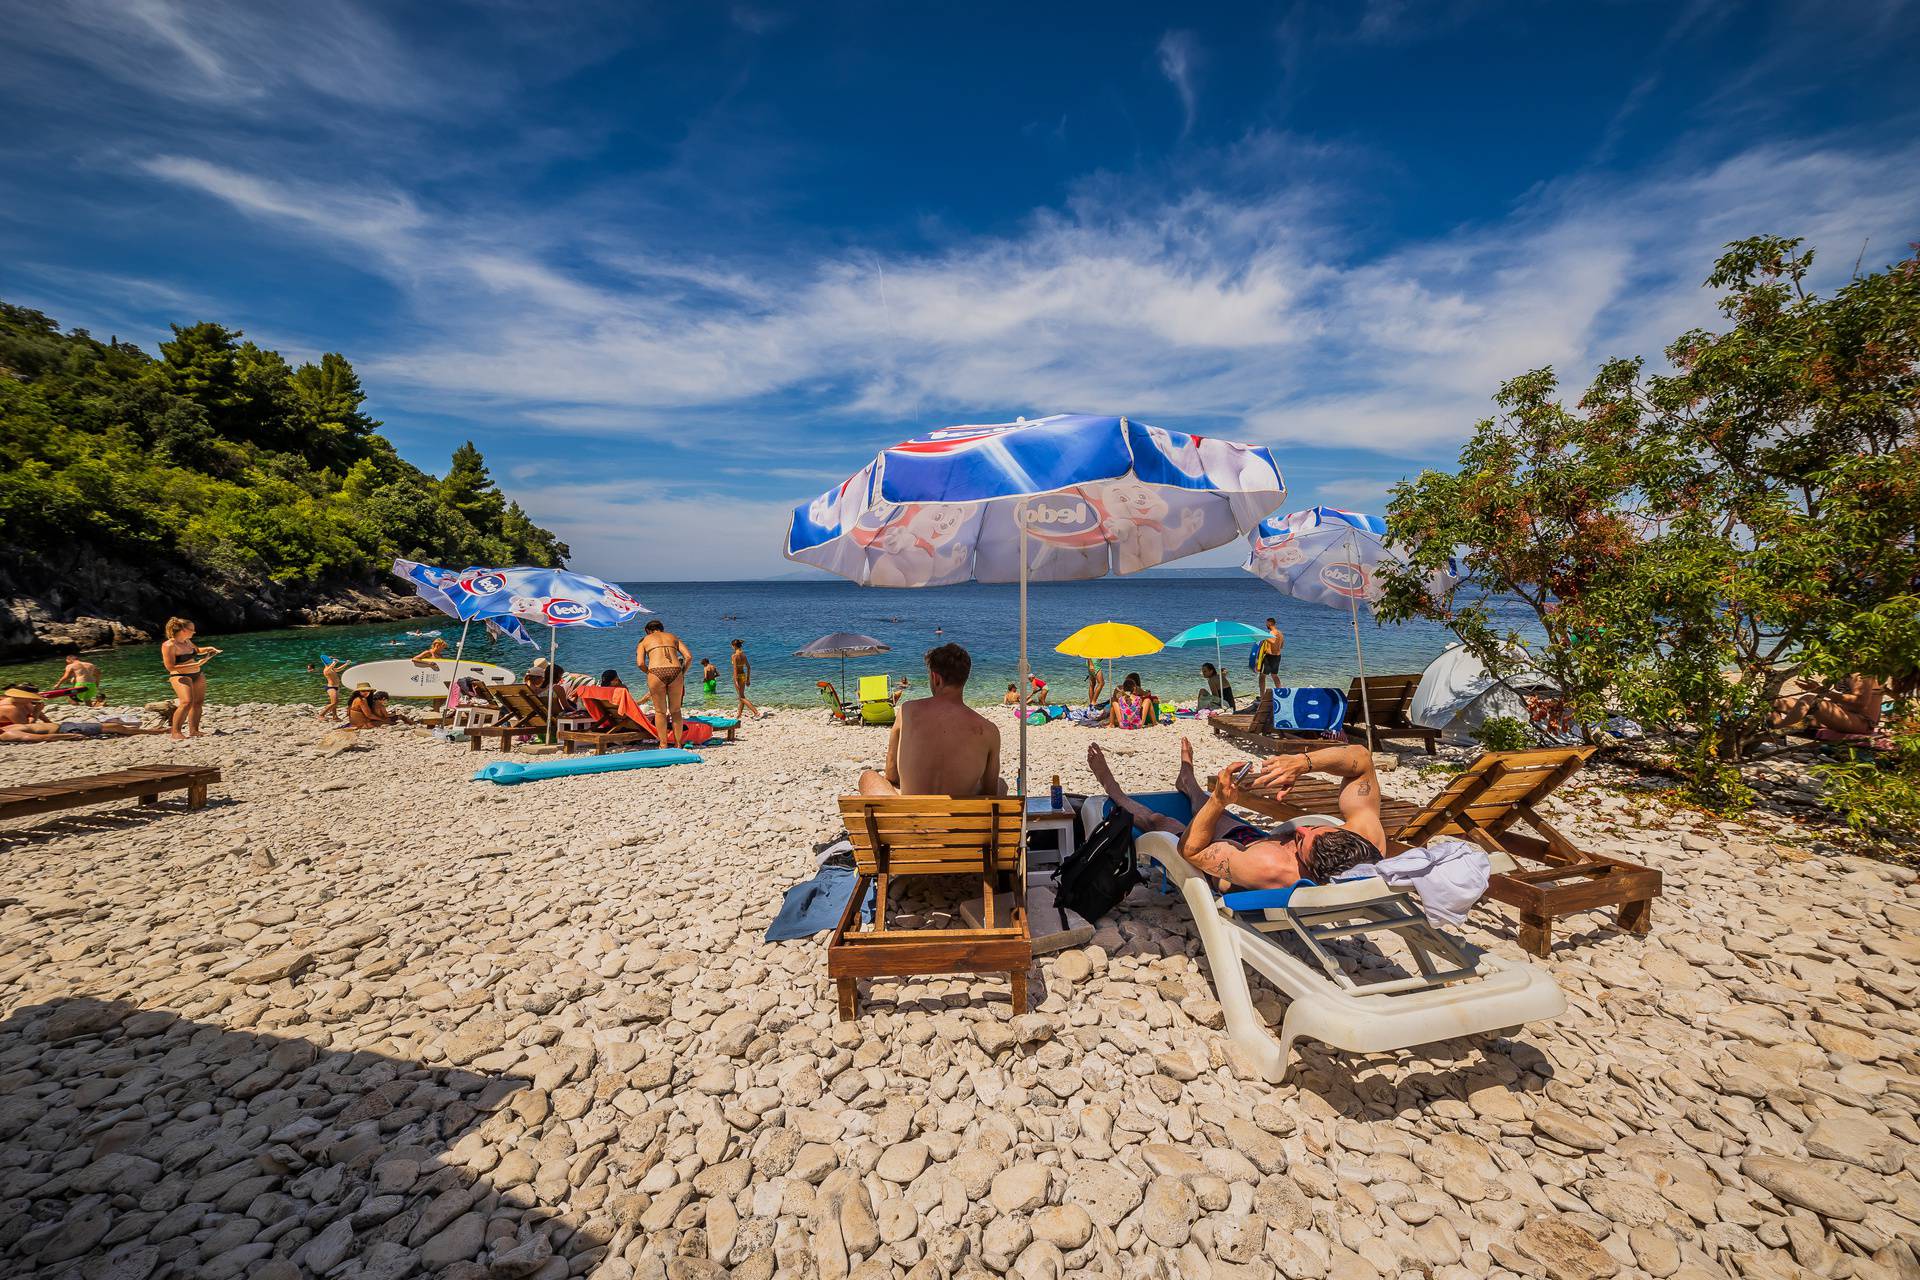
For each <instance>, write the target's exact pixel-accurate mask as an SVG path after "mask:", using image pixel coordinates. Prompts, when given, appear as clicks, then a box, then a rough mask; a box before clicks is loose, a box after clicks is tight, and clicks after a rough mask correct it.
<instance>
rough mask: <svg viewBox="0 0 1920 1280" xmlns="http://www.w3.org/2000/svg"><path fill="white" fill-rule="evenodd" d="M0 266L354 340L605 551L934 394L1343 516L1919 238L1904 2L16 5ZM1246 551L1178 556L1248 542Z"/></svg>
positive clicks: (368, 369)
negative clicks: (1145, 448)
mask: <svg viewBox="0 0 1920 1280" xmlns="http://www.w3.org/2000/svg"><path fill="white" fill-rule="evenodd" d="M0 30H6V31H7V32H8V36H7V38H6V39H5V40H4V41H0V110H4V112H5V114H6V118H7V119H8V121H9V127H8V128H7V129H6V130H4V131H0V297H4V298H6V299H7V300H9V301H14V302H21V303H25V304H27V305H31V306H35V307H38V308H40V309H42V310H44V311H46V312H48V313H49V314H51V315H53V316H54V317H55V318H56V319H58V320H60V321H61V322H62V323H64V324H68V325H83V326H86V327H88V328H91V329H93V330H95V331H96V332H99V333H102V334H106V333H114V334H118V335H119V336H121V337H123V338H133V339H135V340H138V341H140V342H142V343H145V344H147V345H149V346H152V345H154V344H155V343H157V342H158V341H159V340H160V339H161V338H163V337H165V336H166V325H167V323H168V322H169V321H178V322H182V323H185V322H191V321H194V320H199V319H215V320H220V321H223V322H225V323H227V324H230V325H235V326H238V327H240V328H242V329H244V330H246V331H247V333H248V334H249V336H251V337H253V338H255V339H257V340H259V341H261V342H263V343H266V344H269V345H273V346H277V347H279V348H280V349H281V350H283V351H285V352H287V353H288V354H289V356H290V357H293V358H296V359H297V358H310V357H312V356H314V355H317V354H318V353H320V352H322V351H327V350H339V351H342V352H345V353H346V354H347V355H348V357H349V358H351V359H352V360H353V361H354V363H355V364H356V366H357V367H358V368H359V369H360V371H361V374H362V377H363V379H364V381H365V382H366V384H367V385H368V387H369V389H370V391H371V392H372V400H371V403H370V406H369V407H370V409H371V410H372V411H373V412H374V413H375V414H376V416H378V417H380V418H382V419H383V420H384V421H385V422H386V424H387V432H388V434H389V435H390V436H391V437H392V438H393V439H394V441H395V442H396V443H397V444H398V446H399V447H400V449H401V451H402V452H403V453H404V454H405V455H406V456H408V457H409V458H411V459H412V460H413V461H415V462H417V463H419V464H420V465H421V466H424V467H426V468H428V469H429V470H434V471H438V470H441V469H443V468H444V466H445V460H446V457H447V454H448V453H449V452H450V451H451V449H452V448H453V446H454V445H456V444H457V443H458V442H459V441H460V440H462V439H465V438H468V437H472V438H474V439H475V440H477V441H478V442H479V443H480V445H481V447H482V448H483V449H484V450H485V451H486V453H487V456H488V458H489V459H490V461H491V462H492V463H493V465H494V470H495V474H496V475H497V476H498V477H499V478H500V480H501V482H502V483H503V485H504V486H505V487H506V488H507V489H508V490H509V491H510V492H511V493H513V494H514V495H515V496H517V497H519V498H520V499H521V501H522V502H523V503H525V505H526V506H527V507H528V509H529V510H530V511H532V512H533V514H534V515H535V516H536V517H537V518H539V519H541V520H542V521H543V522H544V523H546V524H548V525H550V526H552V527H554V528H555V529H557V530H558V531H559V532H560V533H561V534H562V535H563V536H564V537H566V538H567V539H568V541H570V542H571V543H572V544H573V546H574V548H575V551H576V558H575V564H576V566H577V567H580V568H583V569H586V570H589V571H593V572H599V573H604V574H608V575H612V576H619V577H624V578H652V577H661V578H700V577H735V576H760V575H763V574H768V573H774V572H780V571H782V570H784V569H786V568H788V567H789V566H786V565H784V564H783V563H782V562H781V561H780V560H779V555H778V548H779V545H780V536H781V533H782V531H783V529H784V527H785V517H786V511H787V510H788V509H789V508H790V507H791V506H792V505H793V504H794V503H795V502H798V501H801V500H804V499H805V498H807V497H810V496H811V495H812V494H814V493H815V492H818V491H819V490H821V489H823V488H825V487H827V486H828V485H829V484H831V483H834V482H835V481H837V480H838V479H839V478H841V477H842V476H844V475H845V474H847V473H848V472H850V471H852V470H853V469H854V468H855V467H857V466H858V465H860V464H861V463H862V462H863V461H865V459H866V458H868V457H870V456H871V455H872V453H873V452H874V450H875V449H877V448H879V447H882V446H884V445H886V444H889V443H892V442H893V441H895V440H898V439H901V438H904V437H905V436H907V435H910V434H915V433H916V432H917V431H919V430H922V429H925V428H928V427H932V426H938V425H945V424H948V423H953V422H985V421H1000V420H1005V419H1009V418H1011V417H1013V416H1014V415H1016V414H1020V413H1026V414H1038V413H1048V412H1055V411H1081V412H1096V413H1129V414H1132V415H1134V416H1136V417H1139V418H1142V419H1144V420H1146V421H1149V422H1153V423H1156V424H1159V425H1164V426H1169V427H1177V428H1185V429H1189V430H1195V431H1200V432H1203V433H1208V434H1218V435H1227V436H1232V437H1235V438H1239V439H1244V440H1252V441H1258V442H1261V443H1266V444H1270V445H1272V446H1273V447H1274V449H1275V451H1276V453H1277V455H1278V456H1279V458H1280V460H1281V463H1282V467H1283V469H1284V470H1285V472H1286V475H1287V479H1288V482H1289V484H1290V486H1291V488H1292V494H1291V501H1290V505H1298V506H1306V505H1311V504H1313V503H1315V502H1323V501H1324V502H1330V503H1335V504H1338V505H1346V506H1357V507H1362V508H1369V509H1374V510H1378V509H1379V508H1380V506H1381V504H1382V501H1383V495H1384V493H1385V490H1386V488H1387V487H1388V486H1389V485H1390V484H1392V483H1393V482H1394V481H1395V480H1397V479H1399V478H1401V477H1402V476H1405V475H1408V474H1411V473H1412V472H1415V471H1417V470H1418V469H1419V468H1420V467H1421V466H1423V465H1428V464H1435V463H1444V462H1446V461H1448V460H1450V459H1451V458H1452V456H1453V455H1454V453H1455V451H1456V450H1457V447H1458V445H1459V442H1460V441H1461V440H1462V439H1463V438H1464V437H1465V436H1466V434H1467V433H1468V432H1469V431H1470V430H1471V428H1472V425H1473V423H1474V421H1475V420H1476V419H1478V418H1480V417H1482V416H1484V415H1485V414H1486V413H1487V412H1488V409H1489V397H1490V396H1491V394H1492V392H1493V391H1494V389H1495V387H1496V386H1497V385H1498V384H1499V382H1500V381H1501V380H1502V379H1503V378H1506V377H1508V376H1511V375H1513V374H1515V373H1519V372H1521V371H1524V370H1526V369H1529V368H1532V367H1536V366H1539V365H1543V364H1553V365H1554V366H1555V367H1556V368H1558V369H1560V370H1561V372H1562V374H1563V377H1564V378H1565V379H1566V381H1568V382H1569V383H1572V384H1577V385H1584V383H1585V380H1586V378H1587V376H1588V374H1589V373H1590V372H1591V370H1592V367H1593V365H1594V364H1595V363H1596V362H1597V361H1598V360H1599V359H1601V358H1603V357H1605V356H1608V355H1612V354H1643V355H1647V356H1649V357H1657V356H1658V353H1659V351H1660V349H1661V348H1662V347H1663V346H1664V345H1665V344H1666V343H1667V342H1668V341H1670V340H1671V339H1672V338H1673V337H1674V336H1675V335H1677V334H1678V333H1680V332H1681V331H1682V330H1684V329H1686V328H1687V327H1689V326H1692V325H1695V324H1705V323H1711V322H1712V321H1713V319H1714V311H1713V306H1712V298H1711V297H1710V296H1709V295H1708V294H1706V293H1705V292H1703V291H1702V290H1701V289H1700V287H1699V282H1700V280H1701V279H1703V278H1704V277H1705V275H1706V273H1707V270H1708V267H1709V265H1710V263H1711V261H1712V258H1713V257H1714V255H1715V254H1716V252H1717V251H1718V249H1719V247H1720V246H1721V245H1722V244H1724V243H1725V242H1726V241H1728V240H1730V239H1734V238H1736V237H1739V236H1745V235H1750V234H1756V233H1761V232H1775V233H1781V234H1789V235H1801V236H1805V237H1806V238H1807V239H1808V240H1809V241H1810V242H1811V243H1813V244H1815V245H1816V246H1818V247H1819V248H1820V249H1821V250H1822V258H1821V263H1822V266H1823V268H1824V270H1823V273H1822V275H1823V279H1824V280H1826V281H1828V282H1830V281H1831V280H1832V279H1833V278H1835V277H1836V276H1838V275H1844V273H1845V272H1847V271H1849V270H1850V269H1851V268H1852V265H1853V263H1854V261H1855V259H1856V257H1857V256H1858V255H1860V254H1861V253H1862V248H1863V245H1864V253H1865V261H1866V264H1867V265H1868V266H1869V267H1871V266H1873V265H1876V264H1883V263H1885V262H1887V261H1890V260H1892V259H1894V258H1897V257H1899V256H1900V255H1901V254H1902V252H1903V246H1904V244H1905V243H1906V242H1908V241H1910V240H1914V239H1920V163H1917V162H1920V145H1916V144H1915V143H1914V141H1913V138H1914V136H1915V134H1914V125H1915V123H1916V119H1917V118H1920V88H1917V87H1916V84H1917V83H1920V77H1915V76H1914V74H1913V68H1914V66H1915V65H1920V4H1915V3H1899V2H1894V0H1880V2H1869V0H1861V2H1857V3H1854V2H1849V0H1823V2H1821V3H1813V2H1811V0H1805V2H1798V3H1774V4H1753V5H1741V4H1732V3H1724V4H1718V3H1705V2H1700V0H1693V2H1689V3H1678V4H1675V3H1592V4H1580V5H1573V4H1551V5H1520V4H1506V5H1503V4H1495V3H1471V2H1466V0H1460V2H1454V3H1437V4H1431V5H1421V4H1415V3H1412V2H1411V0H1366V2H1364V3H1342V4H1326V5H1316V4H1304V3H1296V4H1278V5H1220V6H1178V7H1171V6H1163V5H1124V4H1112V3H1103V4H1097V5H1095V4H1086V5H1080V4H1060V5H1020V6H1012V5H996V4H976V5H964V6H963V5H924V4H914V5H901V4H880V3H870V4H847V5H837V6H829V5H806V6H800V5H792V4H781V3H775V2H774V0H753V2H752V3H735V4H731V5H729V4H727V3H708V4H686V5H630V4H617V5H606V6H598V7H596V6H593V5H588V4H573V5H544V4H535V3H532V2H531V0H524V2H521V0H512V2H509V0H496V2H492V3H480V4H466V5H460V4H451V3H436V4H421V5H417V6H406V5H398V4H372V3H368V4H358V3H353V2H352V0H306V2H304V3H299V4H275V3H261V2H258V0H241V2H234V0H71V2H68V3H61V4H45V3H41V2H40V0H0ZM1235 554H1236V553H1235V552H1234V551H1233V549H1231V548H1228V549H1223V550H1222V551H1219V552H1215V553H1212V554H1211V555H1210V557H1209V559H1210V560H1211V561H1218V562H1221V563H1225V562H1228V561H1230V560H1232V559H1233V558H1234V556H1235Z"/></svg>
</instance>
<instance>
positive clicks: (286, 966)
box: [227, 947, 314, 987]
mask: <svg viewBox="0 0 1920 1280" xmlns="http://www.w3.org/2000/svg"><path fill="white" fill-rule="evenodd" d="M313 959H314V957H313V952H311V951H305V950H302V949H300V948H298V947H286V948H283V949H282V950H279V951H273V952H269V953H268V954H266V955H264V956H259V957H256V958H255V959H252V960H249V961H247V962H246V963H245V964H243V965H241V966H240V967H239V968H238V969H235V970H234V971H233V972H232V973H229V974H228V975H227V979H228V981H230V982H237V983H239V984H240V985H241V986H243V987H254V986H260V985H263V984H265V983H268V982H278V981H280V979H282V978H291V977H293V976H294V975H295V974H299V973H303V972H305V971H306V969H307V967H308V966H310V965H311V964H312V963H313Z"/></svg>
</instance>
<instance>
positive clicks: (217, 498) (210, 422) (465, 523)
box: [0, 302, 568, 656]
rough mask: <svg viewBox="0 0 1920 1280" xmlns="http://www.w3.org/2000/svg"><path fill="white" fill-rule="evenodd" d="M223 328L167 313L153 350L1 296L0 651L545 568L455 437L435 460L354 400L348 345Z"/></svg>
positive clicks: (363, 605)
mask: <svg viewBox="0 0 1920 1280" xmlns="http://www.w3.org/2000/svg"><path fill="white" fill-rule="evenodd" d="M243 337H244V335H243V334H242V333H241V332H240V331H239V330H235V329H228V328H225V327H223V326H221V325H218V324H210V323H201V324H194V325H190V326H187V327H184V328H183V327H181V326H178V325H175V326H173V340H172V341H170V342H163V343H161V344H160V357H159V358H158V359H155V358H154V357H153V356H151V355H149V354H147V352H145V351H144V350H142V349H141V348H140V347H138V346H136V345H134V344H133V343H130V342H121V341H119V340H118V339H113V340H109V341H107V342H101V341H99V340H98V339H96V338H94V337H93V336H92V335H91V334H89V333H87V332H86V331H85V330H84V329H75V330H72V331H70V332H64V333H63V332H62V331H61V330H60V328H59V326H58V325H57V324H56V323H55V322H54V321H53V320H51V319H49V318H48V317H47V316H45V315H42V314H41V313H40V312H38V311H33V310H30V309H28V308H25V307H19V306H13V305H9V304H7V303H4V302H0V602H3V604H4V608H3V609H0V656H30V655H33V654H38V653H45V652H47V651H49V650H51V649H56V648H60V647H64V646H68V645H78V646H80V647H83V648H91V647H97V646H101V645H106V644H115V643H127V642H138V641H145V640H149V639H153V638H155V637H156V636H157V634H158V631H159V628H160V626H161V625H162V623H163V622H164V621H165V619H166V618H167V617H168V616H169V615H171V614H183V615H186V616H189V617H192V618H194V619H195V620H196V621H197V622H199V623H200V625H201V629H202V630H203V631H210V630H219V631H237V630H250V629H257V628H262V627H277V626H286V625H290V624H296V623H304V622H357V621H365V620H370V619H377V618H391V617H399V616H408V615H411V614H414V613H418V612H421V611H422V610H423V608H424V606H422V605H421V604H420V602H419V601H418V600H416V599H415V598H414V597H413V596H412V595H410V594H408V593H405V592H404V591H403V590H398V589H396V588H397V587H398V584H397V583H395V582H393V580H392V579H391V577H390V575H389V574H388V573H387V567H388V565H389V564H390V563H391V562H392V560H393V559H394V557H395V556H405V557H408V558H410V559H417V560H424V561H429V562H433V563H447V564H456V565H467V564H536V565H551V566H558V565H561V564H563V563H564V562H565V559H566V557H567V555H568V550H567V547H566V545H565V544H564V543H562V542H560V541H559V540H558V539H557V538H555V537H554V535H553V534H551V533H549V532H548V531H547V530H545V529H542V528H540V527H539V526H538V525H536V524H534V522H533V521H532V520H531V519H529V518H528V516H527V514H526V512H524V511H522V510H521V509H520V505H519V504H518V503H516V502H513V501H511V500H510V499H508V498H507V497H506V496H505V495H504V494H502V493H501V492H500V489H499V487H498V486H496V485H495V484H494V482H493V479H492V477H491V476H490V475H489V474H488V472H487V464H486V460H485V459H484V458H483V457H482V456H481V454H480V450H478V449H477V448H475V447H474V445H473V443H472V442H471V441H469V442H467V443H465V444H463V445H461V446H460V447H459V448H458V449H456V450H454V453H453V457H452V459H451V460H450V463H449V465H448V468H447V473H446V475H445V476H444V477H440V478H435V477H434V476H431V475H429V474H427V473H426V472H424V471H422V470H420V469H419V468H418V467H416V466H414V465H413V464H412V463H409V462H407V461H405V460H404V459H402V458H401V457H400V455H399V454H398V453H396V452H395V451H394V448H393V445H392V444H391V443H389V442H388V441H387V439H386V438H385V437H384V436H382V435H381V434H380V425H381V424H380V423H379V422H377V421H375V420H374V419H372V418H370V417H368V416H367V415H366V414H365V413H363V412H362V411H361V405H362V404H363V403H364V402H365V400H366V395H365V393H364V392H363V391H362V390H361V388H360V379H359V377H358V375H356V374H355V373H354V370H353V366H352V365H351V364H349V363H348V362H347V359H346V357H344V356H341V355H338V354H334V353H328V354H326V355H324V356H322V357H321V358H320V361H319V363H317V364H303V365H301V366H299V367H298V368H294V367H292V366H291V365H289V364H288V363H287V361H286V360H285V359H283V358H282V357H281V355H280V354H279V353H278V352H276V351H270V350H267V349H265V348H262V347H260V346H258V345H256V344H255V343H252V342H248V341H244V340H243Z"/></svg>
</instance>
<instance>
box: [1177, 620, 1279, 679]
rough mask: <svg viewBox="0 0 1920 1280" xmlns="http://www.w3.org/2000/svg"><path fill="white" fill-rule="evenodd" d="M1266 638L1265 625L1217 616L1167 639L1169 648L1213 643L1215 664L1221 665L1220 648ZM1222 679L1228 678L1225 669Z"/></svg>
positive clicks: (1189, 647) (1255, 642) (1258, 641)
mask: <svg viewBox="0 0 1920 1280" xmlns="http://www.w3.org/2000/svg"><path fill="white" fill-rule="evenodd" d="M1266 638H1267V629H1266V628H1265V627H1250V626H1248V625H1247V624H1246V623H1244V622H1222V621H1220V619H1218V618H1215V619H1214V620H1213V621H1212V622H1202V623H1200V624H1199V625H1197V626H1192V627H1188V628H1187V629H1186V630H1185V631H1182V632H1181V633H1180V634H1179V635H1177V636H1175V637H1174V638H1173V639H1171V640H1169V641H1167V648H1169V649H1191V648H1192V647H1193V646H1194V645H1197V644H1211V645H1212V646H1213V664H1214V666H1216V667H1220V666H1223V665H1224V664H1223V663H1222V661H1221V657H1220V649H1221V647H1222V646H1223V645H1242V644H1259V643H1260V642H1261V641H1262V640H1265V639H1266ZM1221 679H1222V680H1225V679H1226V673H1225V672H1224V671H1223V672H1222V673H1221Z"/></svg>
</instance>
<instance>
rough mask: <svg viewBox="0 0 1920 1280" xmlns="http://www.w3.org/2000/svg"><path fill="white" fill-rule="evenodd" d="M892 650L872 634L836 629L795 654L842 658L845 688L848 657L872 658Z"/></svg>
mask: <svg viewBox="0 0 1920 1280" xmlns="http://www.w3.org/2000/svg"><path fill="white" fill-rule="evenodd" d="M892 652H893V646H892V645H890V644H888V643H887V642H886V641H885V640H875V639H874V638H873V637H872V636H863V635H861V634H860V633H859V632H858V631H836V632H834V633H833V634H832V635H825V636H821V637H820V638H819V639H818V640H815V641H813V642H812V643H811V644H807V645H803V646H802V647H800V648H798V649H795V650H794V651H793V656H794V657H796V658H838V659H840V687H841V688H843V689H844V688H846V685H847V659H848V658H871V657H873V656H874V655H876V654H881V653H892Z"/></svg>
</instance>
